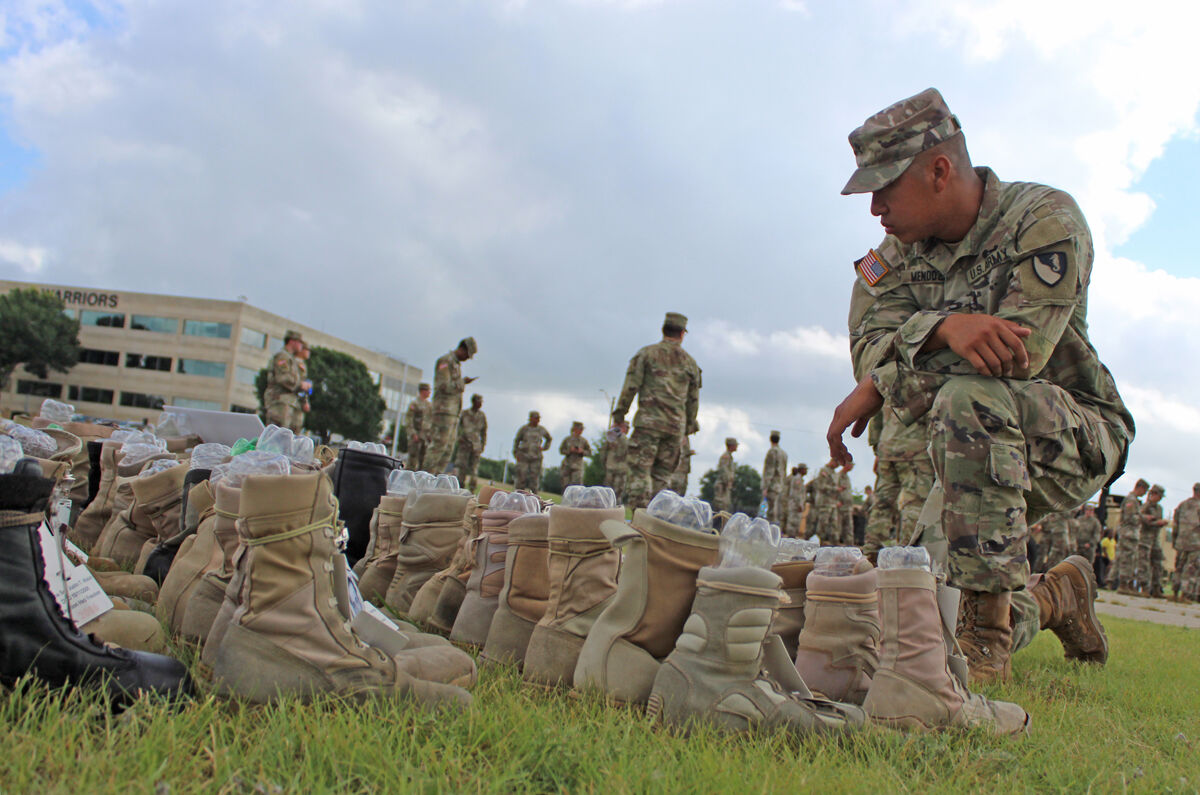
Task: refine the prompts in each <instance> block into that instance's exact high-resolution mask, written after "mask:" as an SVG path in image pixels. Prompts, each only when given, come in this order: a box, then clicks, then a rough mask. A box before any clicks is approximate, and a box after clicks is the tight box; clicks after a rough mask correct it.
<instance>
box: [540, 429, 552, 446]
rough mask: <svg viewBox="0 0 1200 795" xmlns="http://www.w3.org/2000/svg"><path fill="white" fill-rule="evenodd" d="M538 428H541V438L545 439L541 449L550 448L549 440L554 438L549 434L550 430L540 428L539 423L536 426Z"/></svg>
mask: <svg viewBox="0 0 1200 795" xmlns="http://www.w3.org/2000/svg"><path fill="white" fill-rule="evenodd" d="M538 428H541V431H542V438H543V439H545V440H546V441H545V442H544V443H543V444H542V449H543V450H549V449H550V442H552V441H553V440H554V437H553V436H551V435H550V431H548V430H546V429H545V428H542V426H540V425H539V426H538Z"/></svg>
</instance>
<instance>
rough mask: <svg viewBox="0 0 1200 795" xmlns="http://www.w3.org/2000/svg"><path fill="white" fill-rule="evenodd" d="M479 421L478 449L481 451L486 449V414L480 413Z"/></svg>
mask: <svg viewBox="0 0 1200 795" xmlns="http://www.w3.org/2000/svg"><path fill="white" fill-rule="evenodd" d="M479 422H480V423H481V425H480V428H479V449H480V451H483V450H486V449H487V415H486V414H483V415H480V417H479Z"/></svg>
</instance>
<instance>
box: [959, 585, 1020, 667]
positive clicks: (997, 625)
mask: <svg viewBox="0 0 1200 795" xmlns="http://www.w3.org/2000/svg"><path fill="white" fill-rule="evenodd" d="M1011 614H1012V592H1011V591H1004V592H1002V593H984V592H982V591H967V590H964V591H963V592H962V606H961V610H960V612H959V614H958V644H959V647H960V648H961V649H962V652H963V656H965V657H966V658H967V665H968V666H970V669H971V682H972V683H976V684H990V683H991V682H1007V681H1008V680H1009V679H1011V678H1012V620H1011Z"/></svg>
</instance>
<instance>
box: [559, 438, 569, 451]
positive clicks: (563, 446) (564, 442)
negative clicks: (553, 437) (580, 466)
mask: <svg viewBox="0 0 1200 795" xmlns="http://www.w3.org/2000/svg"><path fill="white" fill-rule="evenodd" d="M570 441H571V437H570V436H565V437H563V440H562V441H561V442H559V443H558V452H559V453H560V454H562V455H566V454H567V452H568V447H567V443H568V442H570Z"/></svg>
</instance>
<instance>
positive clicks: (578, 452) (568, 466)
mask: <svg viewBox="0 0 1200 795" xmlns="http://www.w3.org/2000/svg"><path fill="white" fill-rule="evenodd" d="M558 452H560V453H562V456H563V460H562V469H561V470H559V471H560V472H561V474H562V487H563V488H564V489H565V488H566V487H567V486H581V485H583V459H584V458H585V457H586V456H590V455H591V454H592V446H591V444H589V443H588V440H587V439H585V438H583V433H582V429H581V432H580V433H578V434H576V433H575V432H574V430H572V432H571V433H570V434H568V435H567V437H566V438H565V439H563V440H562V444H560V445H559V446H558Z"/></svg>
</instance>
